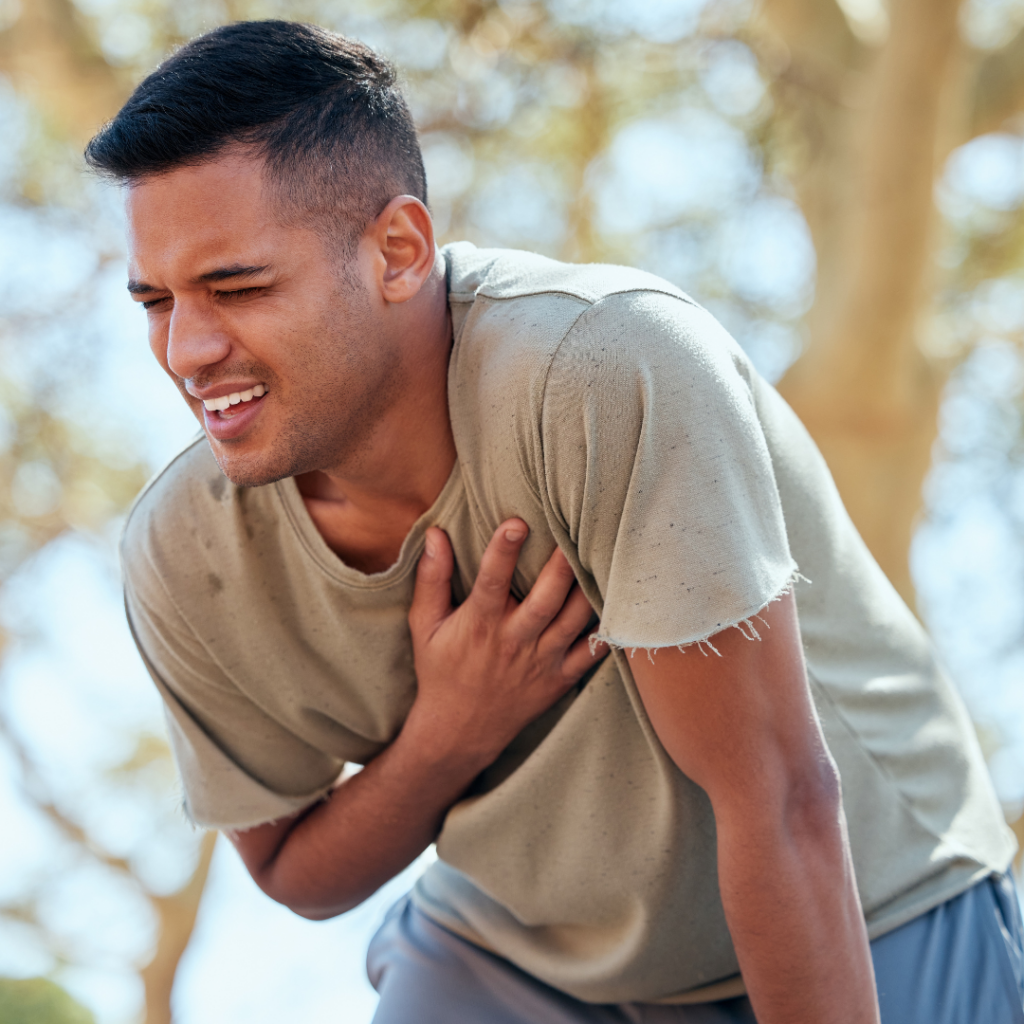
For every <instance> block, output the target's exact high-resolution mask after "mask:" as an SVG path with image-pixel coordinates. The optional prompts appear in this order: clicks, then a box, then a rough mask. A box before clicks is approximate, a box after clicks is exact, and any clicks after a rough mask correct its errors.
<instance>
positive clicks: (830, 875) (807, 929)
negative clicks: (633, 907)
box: [716, 794, 878, 1024]
mask: <svg viewBox="0 0 1024 1024" xmlns="http://www.w3.org/2000/svg"><path fill="white" fill-rule="evenodd" d="M749 811H750V809H748V812H747V813H744V812H743V810H742V809H740V808H737V809H736V813H731V814H730V813H728V812H717V813H716V823H717V827H718V861H719V884H720V887H721V892H722V901H723V904H724V906H725V913H726V919H727V921H728V924H729V931H730V933H731V935H732V939H733V944H734V946H735V948H736V953H737V956H738V958H739V962H740V969H741V971H742V973H743V978H744V982H745V984H746V988H747V992H748V994H749V996H750V1000H751V1003H752V1005H753V1007H754V1012H755V1014H756V1015H757V1019H758V1021H759V1022H760V1024H781V1022H785V1024H804V1022H811V1021H813V1022H814V1024H877V1021H878V1006H877V1000H876V996H875V986H874V974H873V970H872V966H871V954H870V950H869V947H868V940H867V933H866V930H865V927H864V918H863V912H862V910H861V907H860V901H859V899H858V896H857V889H856V885H855V883H854V875H853V864H852V861H851V859H850V851H849V845H848V842H847V839H846V829H845V824H844V820H843V817H842V806H841V804H840V803H839V801H838V796H836V798H835V799H834V800H833V799H831V798H830V797H829V795H828V794H825V795H822V794H812V795H811V797H810V798H809V799H808V800H806V801H802V800H799V799H798V801H796V802H795V803H794V806H792V807H791V808H790V810H789V813H787V814H784V815H779V814H763V813H757V812H754V813H750V812H749Z"/></svg>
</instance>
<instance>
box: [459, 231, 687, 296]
mask: <svg viewBox="0 0 1024 1024" xmlns="http://www.w3.org/2000/svg"><path fill="white" fill-rule="evenodd" d="M442 251H443V253H444V256H445V260H446V262H447V266H448V276H449V296H450V298H451V301H452V302H457V303H458V302H475V301H476V300H477V299H478V298H486V299H502V300H512V299H521V298H527V297H531V296H550V297H552V298H553V299H554V298H558V297H560V296H561V297H567V298H574V299H577V300H579V301H581V302H583V303H585V304H587V305H591V304H593V303H597V302H600V301H601V299H604V298H607V297H609V296H612V295H619V294H623V293H626V292H656V293H660V294H662V295H671V296H673V297H674V298H677V299H681V300H683V301H684V302H686V303H689V304H691V305H693V304H694V303H693V300H692V299H691V298H690V297H689V296H688V295H687V294H686V293H685V292H683V291H681V290H680V289H679V288H677V287H676V286H675V285H673V284H671V283H670V282H668V281H666V280H664V279H663V278H660V277H658V276H657V275H655V274H651V273H648V272H647V271H644V270H637V269H636V268H634V267H624V266H615V265H614V264H607V263H561V262H559V261H558V260H553V259H550V258H548V257H547V256H540V255H538V254H537V253H532V252H522V251H519V250H515V249H478V248H477V247H476V246H475V245H473V244H472V243H470V242H453V243H452V244H450V245H446V246H445V247H444V249H443V250H442Z"/></svg>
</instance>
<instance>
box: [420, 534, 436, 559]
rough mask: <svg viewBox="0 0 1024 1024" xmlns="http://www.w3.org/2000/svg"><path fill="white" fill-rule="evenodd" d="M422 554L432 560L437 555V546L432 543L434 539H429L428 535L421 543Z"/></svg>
mask: <svg viewBox="0 0 1024 1024" xmlns="http://www.w3.org/2000/svg"><path fill="white" fill-rule="evenodd" d="M423 554H424V555H425V556H426V557H427V558H433V557H434V556H435V555H436V554H437V545H436V544H435V543H434V538H433V537H431V536H430V534H429V533H428V534H427V536H426V539H425V540H424V542H423Z"/></svg>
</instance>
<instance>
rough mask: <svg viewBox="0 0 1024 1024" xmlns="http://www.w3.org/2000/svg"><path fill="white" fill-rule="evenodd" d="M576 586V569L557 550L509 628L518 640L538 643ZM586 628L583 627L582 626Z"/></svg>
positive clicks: (512, 619) (552, 554)
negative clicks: (537, 640) (573, 569)
mask: <svg viewBox="0 0 1024 1024" xmlns="http://www.w3.org/2000/svg"><path fill="white" fill-rule="evenodd" d="M575 582H576V577H575V575H574V574H573V571H572V566H571V565H569V562H568V560H567V559H566V557H565V555H563V554H562V552H561V551H560V550H559V549H558V548H555V550H554V551H553V552H552V553H551V557H550V558H549V559H548V560H547V562H546V563H545V565H544V568H543V569H541V571H540V575H539V576H538V577H537V581H536V583H534V585H533V586H532V587H531V588H530V592H529V593H528V594H527V595H526V597H524V598H523V601H522V604H520V606H519V607H518V608H517V609H516V611H515V613H514V614H513V615H512V618H511V620H510V621H509V624H508V628H509V631H510V635H511V636H513V637H515V638H516V639H518V640H524V641H525V640H536V639H537V638H538V637H539V636H540V635H541V633H543V632H544V630H545V629H547V627H548V626H549V625H550V624H551V622H552V621H553V620H554V619H555V618H556V617H557V615H558V613H559V612H560V611H561V610H562V607H563V606H564V605H565V600H566V597H567V595H568V594H569V592H570V591H571V590H572V587H573V584H574V583H575ZM585 622H586V620H584V623H585ZM582 628H583V624H581V625H580V629H582ZM576 632H577V633H578V632H579V629H578V630H577V631H576Z"/></svg>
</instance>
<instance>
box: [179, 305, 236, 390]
mask: <svg viewBox="0 0 1024 1024" xmlns="http://www.w3.org/2000/svg"><path fill="white" fill-rule="evenodd" d="M203 307H204V303H203V302H202V300H199V301H196V300H194V299H189V298H185V299H178V300H176V301H175V303H174V308H173V309H172V311H171V322H170V324H169V326H168V336H167V366H168V368H169V369H170V370H171V372H172V373H173V374H174V375H175V376H176V377H180V378H182V379H188V378H189V377H195V376H198V375H199V374H200V373H201V372H202V371H203V369H204V368H206V367H210V366H215V365H216V364H217V363H219V362H221V361H222V360H224V359H226V358H227V356H228V354H229V353H230V352H231V337H230V335H229V334H228V332H227V331H226V330H225V329H224V325H223V324H222V323H221V322H220V320H219V318H218V317H217V316H215V315H213V312H212V311H211V310H208V309H205V308H203Z"/></svg>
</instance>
